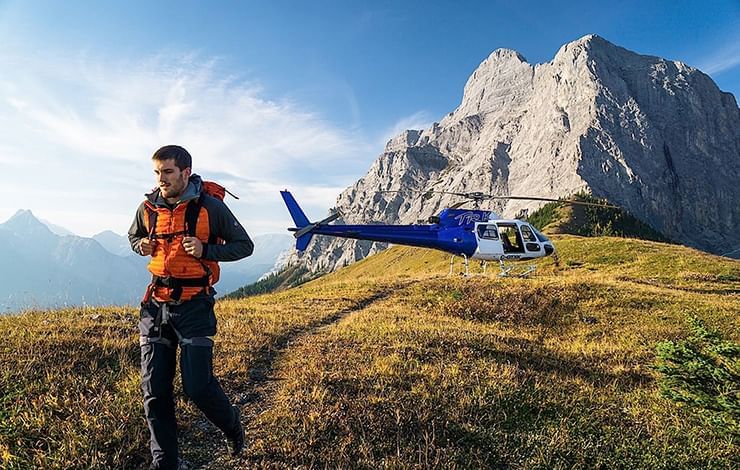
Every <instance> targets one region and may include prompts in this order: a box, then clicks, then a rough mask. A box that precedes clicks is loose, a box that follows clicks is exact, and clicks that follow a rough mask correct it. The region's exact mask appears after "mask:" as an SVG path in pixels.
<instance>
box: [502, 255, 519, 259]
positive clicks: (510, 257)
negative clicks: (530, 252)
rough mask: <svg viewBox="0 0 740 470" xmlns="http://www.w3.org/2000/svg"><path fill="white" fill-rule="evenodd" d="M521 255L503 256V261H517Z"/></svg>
mask: <svg viewBox="0 0 740 470" xmlns="http://www.w3.org/2000/svg"><path fill="white" fill-rule="evenodd" d="M521 257H522V255H506V256H504V259H519V258H521Z"/></svg>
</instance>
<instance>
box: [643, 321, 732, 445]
mask: <svg viewBox="0 0 740 470" xmlns="http://www.w3.org/2000/svg"><path fill="white" fill-rule="evenodd" d="M689 322H690V325H691V336H689V337H688V338H687V339H686V340H683V341H663V342H661V343H658V345H657V348H656V351H657V359H658V360H657V362H656V366H655V369H656V370H657V371H659V372H661V373H662V374H663V377H662V378H661V381H660V391H661V394H662V395H663V396H664V397H666V398H668V399H670V400H673V401H676V402H680V403H685V404H687V405H689V406H690V407H692V408H694V409H697V410H699V412H700V414H701V415H702V416H703V417H704V418H706V419H707V420H708V421H709V422H711V423H712V424H714V425H716V426H717V427H718V429H719V430H720V431H721V432H722V433H725V432H726V433H728V434H730V435H732V436H733V437H734V438H737V437H739V436H740V427H739V425H740V345H738V344H737V343H735V342H733V341H728V340H724V339H723V338H722V337H721V336H720V335H719V334H718V333H717V332H714V331H711V330H709V329H708V328H707V327H706V326H705V325H704V323H703V322H702V321H701V320H700V319H698V318H696V317H695V316H690V317H689Z"/></svg>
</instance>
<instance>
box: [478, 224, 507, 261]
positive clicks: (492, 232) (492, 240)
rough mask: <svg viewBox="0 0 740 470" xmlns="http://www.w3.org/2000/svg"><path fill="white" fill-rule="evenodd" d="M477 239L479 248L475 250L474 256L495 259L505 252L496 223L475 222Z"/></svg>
mask: <svg viewBox="0 0 740 470" xmlns="http://www.w3.org/2000/svg"><path fill="white" fill-rule="evenodd" d="M475 239H476V241H477V242H478V249H477V250H475V254H473V258H476V259H482V260H494V259H499V258H500V257H501V255H502V254H503V248H502V247H501V240H500V238H499V236H498V229H497V228H496V224H489V223H485V222H483V223H477V224H475Z"/></svg>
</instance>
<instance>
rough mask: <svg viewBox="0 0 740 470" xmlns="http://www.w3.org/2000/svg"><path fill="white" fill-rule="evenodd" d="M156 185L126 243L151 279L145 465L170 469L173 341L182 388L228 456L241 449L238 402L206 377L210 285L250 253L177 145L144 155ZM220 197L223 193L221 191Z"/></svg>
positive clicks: (145, 333) (145, 326) (146, 317)
mask: <svg viewBox="0 0 740 470" xmlns="http://www.w3.org/2000/svg"><path fill="white" fill-rule="evenodd" d="M152 162H153V163H154V174H155V175H156V179H157V186H158V187H157V188H156V189H154V190H153V191H152V192H151V193H149V194H147V195H146V199H145V200H144V202H142V203H141V205H140V206H139V209H138V210H137V212H136V217H135V218H134V222H133V224H132V225H131V228H130V229H129V232H128V236H129V241H130V242H131V248H132V249H133V250H134V251H135V252H136V253H139V254H140V255H142V256H151V261H150V262H149V266H148V269H149V271H150V272H151V273H152V283H151V284H150V285H149V288H148V289H147V293H146V295H145V297H144V300H143V301H142V306H141V321H140V322H139V330H140V333H141V337H140V345H141V388H142V390H143V392H144V412H145V414H146V419H147V423H148V426H149V431H150V433H151V440H150V448H151V452H152V465H151V467H150V468H153V469H160V468H177V467H178V450H177V423H176V421H175V401H174V397H173V385H172V382H173V379H174V376H175V368H176V352H177V346H178V345H179V346H180V373H181V375H182V385H183V390H184V392H185V394H186V395H187V396H188V397H189V398H190V399H191V400H193V402H194V403H195V404H196V406H197V407H198V408H199V409H200V410H201V411H202V412H203V413H204V414H205V416H206V417H207V418H208V419H209V420H210V421H211V422H212V423H213V424H215V425H216V426H217V427H218V428H219V429H220V430H221V431H223V432H224V434H225V435H226V438H227V442H228V444H229V447H230V450H231V453H232V455H237V454H238V453H239V452H240V451H241V450H242V449H243V448H244V428H243V427H242V424H241V420H240V413H239V408H237V407H236V406H232V405H231V403H230V402H229V399H228V398H227V397H226V394H225V393H224V391H223V390H222V389H221V386H220V385H219V383H218V380H216V378H215V377H214V376H213V364H212V358H213V336H214V335H215V334H216V317H215V315H214V312H213V306H214V303H215V300H214V295H215V291H214V290H213V284H215V283H216V282H217V281H218V276H219V268H218V263H217V262H218V261H235V260H238V259H241V258H244V257H246V256H249V255H251V254H252V250H253V248H254V244H253V243H252V241H251V240H250V238H249V236H248V235H247V232H246V231H245V230H244V228H242V226H241V225H240V224H239V222H238V221H237V220H236V218H235V217H234V215H233V214H232V213H231V211H229V209H228V208H227V207H226V205H225V204H224V203H223V202H222V201H221V200H220V199H218V198H216V197H212V196H210V195H209V194H206V192H205V189H204V187H206V186H207V185H210V186H207V187H208V188H210V187H213V186H215V187H216V188H218V189H221V190H223V188H221V187H220V186H218V185H214V183H204V182H203V181H202V180H201V178H200V177H199V176H198V175H195V174H192V170H191V167H192V158H191V156H190V154H189V153H188V152H187V150H185V149H184V148H182V147H180V146H177V145H167V146H165V147H162V148H160V149H159V150H157V151H156V152H155V153H154V155H153V156H152ZM221 195H223V192H222V193H221Z"/></svg>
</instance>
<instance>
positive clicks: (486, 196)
mask: <svg viewBox="0 0 740 470" xmlns="http://www.w3.org/2000/svg"><path fill="white" fill-rule="evenodd" d="M407 191H409V192H415V193H422V194H425V195H426V194H449V195H452V196H459V197H464V198H467V199H472V200H475V201H482V200H483V199H514V200H520V201H546V202H560V203H563V204H569V205H575V206H591V207H601V208H604V209H619V207H618V206H614V205H612V204H599V203H596V202H585V201H570V200H567V199H554V198H547V197H534V196H494V195H492V194H484V193H481V192H471V193H458V192H454V191H434V190H429V191H421V190H418V189H408V190H407ZM380 192H382V193H400V192H402V191H399V190H396V191H391V190H389V191H380ZM461 205H462V203H459V204H455V206H454V207H453V208H457V207H460V206H461Z"/></svg>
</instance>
